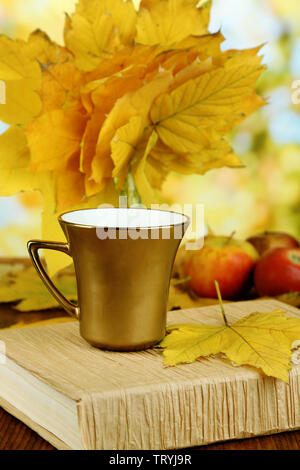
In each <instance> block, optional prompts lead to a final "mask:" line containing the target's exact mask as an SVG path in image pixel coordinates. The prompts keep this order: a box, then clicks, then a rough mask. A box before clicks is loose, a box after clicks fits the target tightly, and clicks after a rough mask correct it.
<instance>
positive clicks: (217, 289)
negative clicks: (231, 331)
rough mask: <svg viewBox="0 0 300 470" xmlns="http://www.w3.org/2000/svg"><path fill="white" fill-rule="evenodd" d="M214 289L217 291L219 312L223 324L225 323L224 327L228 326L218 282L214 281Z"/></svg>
mask: <svg viewBox="0 0 300 470" xmlns="http://www.w3.org/2000/svg"><path fill="white" fill-rule="evenodd" d="M215 287H216V291H217V295H218V299H219V304H220V308H221V312H222V315H223V319H224V323H225V325H226V326H229V325H228V321H227V318H226V315H225V310H224V306H223V301H222V296H221V292H220V286H219V283H218V281H215Z"/></svg>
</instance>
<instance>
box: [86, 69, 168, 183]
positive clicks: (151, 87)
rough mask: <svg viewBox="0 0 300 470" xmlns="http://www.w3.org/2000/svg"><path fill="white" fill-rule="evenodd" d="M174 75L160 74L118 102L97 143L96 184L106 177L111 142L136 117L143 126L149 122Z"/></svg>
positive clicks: (93, 163) (94, 165)
mask: <svg viewBox="0 0 300 470" xmlns="http://www.w3.org/2000/svg"><path fill="white" fill-rule="evenodd" d="M172 79H173V77H172V74H170V73H169V72H164V73H159V74H158V75H157V77H156V78H155V79H153V80H152V81H151V82H149V83H146V84H145V85H144V86H142V87H140V88H138V89H137V90H136V91H133V92H128V93H126V94H125V95H124V96H122V98H120V99H119V100H117V101H116V103H115V105H114V107H113V108H112V110H111V112H110V114H109V116H108V117H107V119H106V120H105V122H104V124H103V126H102V128H101V131H100V134H99V138H98V142H97V149H96V155H95V157H94V159H93V162H92V170H93V171H92V176H93V179H94V180H95V181H96V182H101V180H102V179H103V177H105V176H106V175H105V174H104V173H103V158H110V153H111V142H112V140H113V137H114V136H115V134H116V132H117V130H118V129H119V128H120V127H122V126H124V125H126V124H128V122H129V120H130V119H131V118H132V117H134V116H140V117H141V118H142V122H143V126H144V127H146V125H147V123H148V122H149V109H150V107H151V105H152V102H153V101H154V99H155V98H156V97H157V96H158V95H159V94H161V93H163V92H164V91H166V90H167V89H168V87H169V86H170V84H171V82H172Z"/></svg>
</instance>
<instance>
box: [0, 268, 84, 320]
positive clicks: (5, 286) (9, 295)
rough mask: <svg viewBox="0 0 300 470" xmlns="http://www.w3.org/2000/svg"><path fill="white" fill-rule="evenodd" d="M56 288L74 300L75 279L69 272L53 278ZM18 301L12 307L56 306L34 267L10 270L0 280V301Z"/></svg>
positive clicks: (75, 296) (22, 309)
mask: <svg viewBox="0 0 300 470" xmlns="http://www.w3.org/2000/svg"><path fill="white" fill-rule="evenodd" d="M53 282H54V283H55V285H56V286H57V288H58V289H59V290H60V291H61V292H62V293H63V294H64V295H65V296H66V297H67V299H68V300H70V301H72V300H76V298H77V293H76V281H75V276H73V275H71V274H65V273H60V274H58V275H56V276H55V277H54V278H53ZM17 301H18V302H19V303H17V304H16V305H15V306H14V307H13V308H15V309H16V310H20V311H22V312H27V311H28V312H29V311H33V310H46V309H51V308H57V307H58V303H57V301H56V300H55V299H54V297H53V296H52V295H51V294H50V292H49V291H48V289H46V287H45V286H44V284H43V282H42V280H41V279H40V278H39V276H38V274H37V272H36V270H35V268H34V267H29V268H27V269H23V270H21V271H17V272H10V273H8V274H6V275H5V276H3V277H2V278H1V281H0V302H17Z"/></svg>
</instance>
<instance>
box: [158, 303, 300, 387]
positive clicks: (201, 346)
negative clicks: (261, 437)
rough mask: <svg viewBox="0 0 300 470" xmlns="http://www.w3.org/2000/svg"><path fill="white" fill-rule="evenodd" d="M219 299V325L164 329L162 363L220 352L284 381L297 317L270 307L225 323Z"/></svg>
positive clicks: (297, 334)
mask: <svg viewBox="0 0 300 470" xmlns="http://www.w3.org/2000/svg"><path fill="white" fill-rule="evenodd" d="M219 299H220V306H221V312H222V315H223V321H222V322H220V325H219V326H214V325H199V324H194V325H193V324H191V325H189V324H182V325H178V324H177V325H172V326H171V327H169V328H168V332H169V334H168V335H167V336H166V337H165V338H164V339H163V340H162V342H161V343H160V345H159V346H160V347H161V348H163V355H164V363H165V364H166V365H170V366H174V365H177V364H181V363H190V362H194V361H196V360H197V359H199V358H201V357H205V356H211V355H216V354H219V353H222V354H223V355H224V356H225V357H226V358H227V359H229V360H230V361H233V362H234V363H235V364H238V365H245V364H246V365H251V366H254V367H257V368H260V369H261V370H262V371H263V372H264V373H265V374H266V375H269V376H272V377H277V378H279V379H282V380H284V381H285V382H287V381H288V371H289V369H290V368H291V356H292V344H293V342H294V341H296V340H298V339H300V319H299V318H294V317H287V316H286V313H285V312H283V311H281V310H274V311H272V312H270V313H259V312H254V313H251V314H250V315H247V316H245V317H244V318H242V319H241V320H238V321H237V322H235V323H233V324H229V323H228V321H227V319H226V315H225V311H224V308H223V304H222V301H221V298H220V296H219ZM220 319H222V316H221V315H220Z"/></svg>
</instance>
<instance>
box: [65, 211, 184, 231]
mask: <svg viewBox="0 0 300 470" xmlns="http://www.w3.org/2000/svg"><path fill="white" fill-rule="evenodd" d="M99 209H100V210H117V209H127V210H130V209H134V210H143V211H149V212H150V211H153V212H164V213H168V214H178V215H181V216H182V217H183V218H185V220H184V221H182V222H178V223H176V224H169V225H156V226H153V227H149V226H142V227H139V226H135V227H107V226H105V225H90V224H79V223H76V222H68V221H66V220H64V219H63V216H64V215H67V214H72V213H74V212H80V211H95V210H99ZM58 221H59V223H60V224H62V225H70V226H72V227H80V228H88V229H91V228H92V229H98V228H100V229H101V228H107V229H108V230H157V229H165V228H171V227H178V226H180V225H183V226H184V225H186V224H188V225H189V224H190V222H191V219H190V217H189V216H187V215H186V214H182V213H181V212H176V211H168V210H163V209H150V208H147V207H94V208H87V209H75V210H73V211H66V212H62V213H61V214H60V215H59V216H58Z"/></svg>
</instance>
